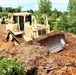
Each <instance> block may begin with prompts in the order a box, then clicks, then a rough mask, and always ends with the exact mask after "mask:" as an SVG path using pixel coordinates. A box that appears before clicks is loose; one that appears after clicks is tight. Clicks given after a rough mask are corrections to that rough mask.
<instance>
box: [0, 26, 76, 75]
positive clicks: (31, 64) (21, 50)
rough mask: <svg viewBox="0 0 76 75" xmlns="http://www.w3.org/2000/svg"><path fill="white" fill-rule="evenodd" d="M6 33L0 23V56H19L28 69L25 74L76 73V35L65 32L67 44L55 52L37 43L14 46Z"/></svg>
mask: <svg viewBox="0 0 76 75" xmlns="http://www.w3.org/2000/svg"><path fill="white" fill-rule="evenodd" d="M6 35H7V32H6V31H5V25H0V57H2V56H9V57H12V58H19V59H20V60H21V61H22V62H23V64H22V66H23V67H24V66H26V67H27V68H28V69H29V72H28V74H27V75H76V35H74V34H71V33H65V38H66V40H67V43H68V46H67V47H66V48H65V49H64V50H62V51H61V52H59V53H55V54H52V53H51V52H50V51H49V50H48V48H46V47H44V46H40V44H39V43H23V44H20V45H17V46H14V44H13V42H11V41H9V42H6V40H5V38H6ZM13 46H14V47H13Z"/></svg>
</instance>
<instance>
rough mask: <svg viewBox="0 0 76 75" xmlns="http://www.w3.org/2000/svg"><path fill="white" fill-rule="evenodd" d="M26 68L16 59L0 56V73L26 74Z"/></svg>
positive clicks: (3, 74) (9, 74)
mask: <svg viewBox="0 0 76 75" xmlns="http://www.w3.org/2000/svg"><path fill="white" fill-rule="evenodd" d="M26 73H27V69H26V68H22V67H21V63H18V62H17V59H12V58H7V57H6V58H2V59H0V75H26Z"/></svg>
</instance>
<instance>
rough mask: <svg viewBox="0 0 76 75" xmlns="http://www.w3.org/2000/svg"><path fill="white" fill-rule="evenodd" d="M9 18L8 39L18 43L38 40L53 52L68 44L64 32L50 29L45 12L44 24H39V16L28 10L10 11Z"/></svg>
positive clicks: (7, 26) (43, 16)
mask: <svg viewBox="0 0 76 75" xmlns="http://www.w3.org/2000/svg"><path fill="white" fill-rule="evenodd" d="M8 18H9V23H8V24H7V25H6V30H7V31H8V35H7V38H6V39H7V41H8V40H11V41H13V40H15V41H16V43H18V44H20V43H24V42H29V41H32V42H38V43H40V44H41V45H42V46H46V47H47V48H48V49H49V50H50V51H51V52H52V53H55V52H59V51H61V50H62V49H63V48H64V47H65V45H66V41H65V36H64V32H63V31H50V25H49V24H48V19H47V15H45V14H44V15H42V18H43V20H44V24H38V23H37V18H38V17H37V16H33V15H32V14H31V13H28V12H20V13H9V14H8Z"/></svg>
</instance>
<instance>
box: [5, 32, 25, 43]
mask: <svg viewBox="0 0 76 75" xmlns="http://www.w3.org/2000/svg"><path fill="white" fill-rule="evenodd" d="M10 34H12V36H13V39H14V40H16V42H17V43H19V44H21V43H24V42H25V40H24V39H23V38H22V35H17V36H15V35H14V34H13V33H12V32H11V31H9V33H8V35H7V38H6V39H7V41H8V40H9V35H10Z"/></svg>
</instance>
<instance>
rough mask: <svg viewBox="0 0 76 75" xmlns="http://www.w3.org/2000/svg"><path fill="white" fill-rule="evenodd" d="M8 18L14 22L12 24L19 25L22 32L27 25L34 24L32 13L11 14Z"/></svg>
mask: <svg viewBox="0 0 76 75" xmlns="http://www.w3.org/2000/svg"><path fill="white" fill-rule="evenodd" d="M8 18H9V19H10V20H11V21H12V23H15V24H16V23H18V24H19V27H20V30H21V31H23V30H24V27H25V26H24V25H25V23H26V24H27V23H29V25H31V24H32V20H31V19H32V18H31V14H30V13H9V14H8Z"/></svg>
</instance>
